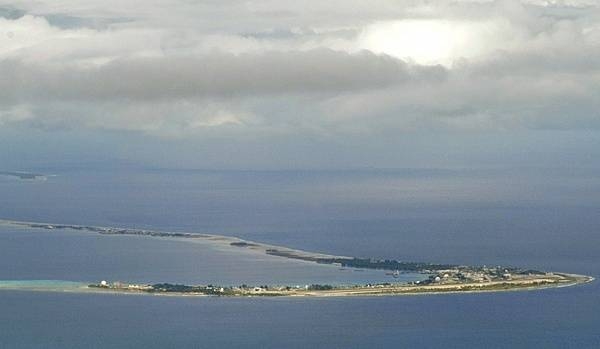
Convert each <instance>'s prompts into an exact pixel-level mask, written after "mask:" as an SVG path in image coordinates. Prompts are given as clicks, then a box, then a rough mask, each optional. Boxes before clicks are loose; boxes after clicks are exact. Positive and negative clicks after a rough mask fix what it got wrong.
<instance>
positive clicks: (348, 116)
mask: <svg viewBox="0 0 600 349" xmlns="http://www.w3.org/2000/svg"><path fill="white" fill-rule="evenodd" d="M313 5H314V6H313V7H311V6H308V7H306V8H304V7H299V6H298V5H294V4H293V3H291V2H289V3H288V2H259V3H255V4H254V5H250V4H248V3H242V2H237V1H232V2H225V1H224V2H219V3H218V4H216V3H215V4H213V3H202V4H193V3H191V2H186V1H182V2H171V3H166V2H161V1H149V2H148V4H146V6H143V7H139V6H133V5H131V4H124V5H123V6H118V5H116V4H114V6H112V5H111V4H110V2H109V3H104V2H103V3H99V2H98V3H94V2H89V3H88V4H86V5H83V4H81V3H79V2H72V1H66V0H65V1H53V2H44V1H42V2H29V1H13V2H0V7H1V8H2V9H3V10H2V11H0V90H2V91H3V92H2V94H0V126H2V127H13V126H14V127H35V128H55V127H60V128H64V127H69V128H78V127H82V128H91V129H98V128H102V129H111V130H131V131H141V132H146V133H152V134H157V135H167V136H176V137H179V136H183V137H191V136H194V135H198V134H201V135H205V134H207V133H210V134H212V135H214V134H219V133H220V132H221V133H222V134H224V135H229V134H230V133H231V132H235V133H236V134H237V135H241V134H244V135H246V136H248V135H255V136H257V135H265V134H277V135H281V134H297V133H306V134H318V135H320V136H325V137H336V136H337V135H340V134H342V135H348V134H349V135H353V134H361V135H369V134H378V133H381V132H391V131H397V132H410V131H413V130H423V129H426V130H430V129H434V130H467V131H470V132H476V131H480V130H507V129H508V130H511V129H597V128H599V127H600V112H599V111H598V110H600V105H599V104H600V102H599V101H600V10H599V9H598V7H597V6H596V4H595V2H591V1H555V2H548V1H545V2H543V1H527V2H520V1H489V2H469V1H462V2H461V1H459V2H451V1H448V2H446V1H441V2H439V3H437V4H432V3H430V2H426V1H410V2H406V4H403V5H398V4H397V2H388V1H378V2H376V3H374V4H370V3H368V2H362V1H356V2H354V1H353V2H339V3H338V2H331V3H329V2H328V3H327V4H322V3H320V4H317V3H315V4H313ZM402 21H409V22H408V23H409V24H410V23H415V21H417V25H416V26H415V27H414V28H416V29H415V30H421V32H420V34H419V35H422V40H423V42H422V45H423V47H427V48H428V50H429V51H428V52H426V53H427V54H428V55H434V54H435V53H436V52H437V51H439V52H441V53H444V54H450V53H448V52H451V55H452V56H451V57H450V58H451V60H450V61H449V62H450V63H448V62H446V61H444V62H441V63H440V64H431V63H427V62H420V61H419V60H418V59H415V58H414V57H411V55H412V54H413V53H415V54H418V53H420V49H421V46H420V45H416V48H415V44H414V43H412V44H411V45H413V47H406V48H404V47H402V46H400V47H388V46H390V45H391V46H393V45H394V43H395V42H394V37H393V36H394V35H398V33H396V32H393V31H389V30H388V29H386V28H394V25H396V23H399V22H400V23H405V22H402ZM432 21H433V22H435V23H439V25H438V26H433V28H437V29H438V31H439V28H449V29H453V28H462V29H461V30H462V31H464V38H462V39H461V40H460V43H459V44H457V45H458V46H456V47H457V49H456V50H458V51H457V52H455V51H456V50H454V51H449V50H446V51H443V52H442V49H444V47H443V42H442V43H437V45H438V46H440V45H441V46H442V47H437V48H436V47H434V46H435V45H433V44H432V42H433V43H435V41H436V40H437V39H436V38H442V39H443V38H446V37H444V36H439V35H441V34H443V33H439V32H438V33H431V32H428V31H427V29H420V28H422V27H423V26H427V25H429V23H432ZM410 25H413V24H410ZM411 28H412V27H411ZM387 32H389V35H386V33H387ZM374 33H375V34H374ZM415 35H416V34H415ZM373 36H375V39H376V40H375V39H373V38H372V37H373ZM368 38H371V39H369V40H371V41H369V40H367V39H368ZM373 40H375V41H373ZM378 40H380V41H382V42H383V44H381V43H379V41H378ZM442 41H443V40H442ZM417 44H419V42H418V41H417ZM377 45H379V46H377ZM428 45H429V46H428ZM432 45H433V46H432ZM411 49H412V50H413V51H411ZM386 50H389V52H387V51H386ZM436 50H437V51H436ZM379 51H381V52H379ZM396 52H400V55H401V56H393V54H394V53H396ZM405 53H406V54H405ZM441 53H440V54H441ZM415 57H416V56H415ZM417 58H418V57H417ZM445 58H447V57H445Z"/></svg>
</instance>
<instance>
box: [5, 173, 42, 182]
mask: <svg viewBox="0 0 600 349" xmlns="http://www.w3.org/2000/svg"><path fill="white" fill-rule="evenodd" d="M0 176H8V177H16V178H18V179H20V180H30V181H32V180H42V181H43V180H46V179H47V177H46V175H43V174H39V173H31V172H20V171H0Z"/></svg>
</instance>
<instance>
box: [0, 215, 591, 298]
mask: <svg viewBox="0 0 600 349" xmlns="http://www.w3.org/2000/svg"><path fill="white" fill-rule="evenodd" d="M0 224H3V225H9V226H13V227H21V228H28V229H36V230H37V229H40V230H45V231H56V230H66V231H80V232H88V233H93V234H102V235H134V236H139V237H147V238H161V239H175V240H180V241H189V242H202V243H204V244H209V245H210V246H214V247H218V248H226V249H229V250H232V251H233V253H241V251H247V252H248V253H250V254H256V255H257V256H261V255H262V256H263V257H261V258H264V256H265V255H267V256H269V258H271V257H273V258H275V259H279V258H282V259H283V258H285V259H291V260H297V261H299V262H300V261H302V263H316V264H321V265H330V267H331V266H337V267H339V268H341V269H344V268H346V269H353V270H365V269H371V270H382V271H385V273H386V275H388V276H389V278H390V282H374V283H367V284H361V285H358V284H346V285H344V284H322V283H321V284H317V283H314V284H306V285H285V284H283V285H282V284H277V279H274V280H273V282H272V283H271V284H270V285H253V286H249V285H245V284H243V285H239V286H231V285H214V284H208V285H184V284H172V283H152V284H150V283H148V284H137V283H126V282H118V281H112V282H107V281H101V282H98V283H92V284H88V283H81V282H75V283H77V285H76V287H75V286H73V283H72V282H71V283H69V282H61V281H58V282H56V283H55V282H50V283H48V281H39V282H36V281H35V280H33V281H31V282H27V281H26V282H19V281H17V282H15V281H5V282H2V281H0V289H11V288H12V289H19V290H38V291H40V290H46V291H61V290H63V291H70V292H113V293H129V294H154V295H185V296H192V295H196V296H200V295H202V296H233V297H235V296H238V297H239V296H261V297H276V296H289V297H294V296H313V297H314V296H318V297H331V296H379V295H414V294H435V293H459V292H460V293H464V292H495V291H513V290H532V289H542V288H550V287H565V286H573V285H578V284H584V283H588V282H591V281H593V280H594V278H593V277H590V276H584V275H577V274H568V273H556V272H554V273H552V272H544V271H539V270H534V269H527V268H519V267H511V266H494V267H488V266H465V265H453V264H439V263H438V264H436V263H425V262H406V261H399V260H393V259H392V260H390V259H376V258H364V257H363V258H361V257H348V256H336V255H330V254H324V253H317V252H309V251H303V250H298V249H292V248H288V247H283V246H276V245H270V244H264V243H260V242H254V241H248V240H243V239H240V238H237V237H231V236H222V235H213V234H200V233H184V232H164V231H154V230H147V229H131V228H114V227H97V226H83V225H72V224H54V223H37V222H24V221H10V220H0ZM404 273H412V274H413V275H416V276H417V279H419V280H416V281H409V282H406V280H405V282H398V281H400V280H401V279H399V277H400V276H401V275H402V274H404ZM419 276H422V279H420V277H419ZM413 280H414V279H413ZM392 281H393V282H392Z"/></svg>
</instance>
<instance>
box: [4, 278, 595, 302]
mask: <svg viewBox="0 0 600 349" xmlns="http://www.w3.org/2000/svg"><path fill="white" fill-rule="evenodd" d="M554 275H557V276H560V277H565V279H564V280H563V281H555V282H549V283H536V281H537V282H541V280H542V279H530V280H526V282H513V283H510V284H509V283H491V284H460V285H457V284H453V285H434V286H409V285H407V284H395V285H390V286H385V287H378V285H373V286H343V287H338V288H336V289H332V290H304V289H292V290H290V291H282V290H275V291H265V290H262V291H259V292H253V291H244V292H238V293H235V294H205V293H200V292H162V291H153V292H148V291H144V290H137V289H135V290H134V289H126V288H121V289H114V288H102V287H96V286H94V287H92V286H90V285H86V284H85V283H83V282H82V283H80V284H79V286H77V287H76V286H73V287H64V288H60V287H47V288H44V287H36V286H6V285H2V282H3V281H0V292H2V291H25V292H50V293H77V294H107V295H131V296H135V295H137V296H160V297H226V298H243V297H248V298H255V297H260V298H302V297H308V298H329V297H334V298H338V297H385V296H394V297H395V296H421V295H423V296H426V295H445V294H450V295H453V294H476V293H495V292H516V291H538V290H546V289H553V288H565V287H573V286H579V285H585V284H589V283H591V282H594V281H595V278H594V277H591V276H587V275H580V274H567V273H554ZM69 283H72V284H73V283H75V282H69Z"/></svg>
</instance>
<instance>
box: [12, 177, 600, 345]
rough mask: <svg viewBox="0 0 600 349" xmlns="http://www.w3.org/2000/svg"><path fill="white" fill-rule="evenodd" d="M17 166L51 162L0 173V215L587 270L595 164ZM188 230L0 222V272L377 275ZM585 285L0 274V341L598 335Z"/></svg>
mask: <svg viewBox="0 0 600 349" xmlns="http://www.w3.org/2000/svg"><path fill="white" fill-rule="evenodd" d="M31 170H32V172H36V173H40V172H41V173H45V174H48V175H52V176H49V177H48V179H47V180H45V181H23V180H17V179H13V178H9V177H0V197H1V200H0V218H5V219H13V220H27V221H42V222H56V223H70V224H83V225H99V226H118V227H132V228H149V229H156V230H175V231H187V232H205V233H214V234H222V235H231V236H238V237H241V238H244V239H249V240H254V241H260V242H266V243H272V244H277V245H284V246H289V247H293V248H299V249H306V250H310V251H320V252H324V253H331V254H340V255H351V256H359V257H378V258H394V259H400V260H406V261H427V262H439V263H457V264H485V265H496V264H500V265H515V266H522V267H528V268H535V269H545V270H556V271H564V272H572V273H581V274H587V275H592V276H595V277H598V276H600V234H599V233H598V232H599V230H600V229H599V228H600V171H597V170H594V169H580V170H564V169H563V170H560V169H532V168H523V169H495V168H490V169H478V170H472V169H451V170H436V169H427V170H348V171H206V170H187V171H181V170H168V169H139V168H120V169H117V170H110V171H109V170H104V169H101V168H98V169H94V170H90V169H80V168H37V169H31ZM190 245H192V244H186V243H181V242H174V241H168V240H161V239H148V238H139V237H108V236H100V235H93V234H83V233H71V232H57V231H29V230H15V229H6V228H2V229H0V262H1V265H2V269H1V270H0V279H4V280H15V279H17V280H18V279H65V280H71V281H88V280H89V281H97V279H100V278H115V279H127V280H126V281H130V280H131V281H173V282H203V281H205V280H212V281H215V282H217V281H220V282H235V281H237V279H238V278H240V277H246V278H247V279H246V281H248V282H267V281H269V280H272V279H285V280H286V281H288V282H298V283H303V282H309V280H313V279H316V280H322V281H326V280H329V279H330V278H333V279H334V281H337V282H340V283H343V282H347V281H348V280H350V281H356V282H361V281H365V280H367V279H371V278H380V277H381V278H385V275H381V273H379V274H377V272H359V271H352V270H346V271H340V270H337V269H336V268H329V269H327V268H326V269H323V268H322V266H315V265H310V264H302V263H299V262H291V261H287V262H286V261H284V262H282V263H273V262H272V261H270V260H255V259H253V258H250V257H249V256H244V255H242V256H241V257H240V256H238V257H236V258H241V262H239V263H236V264H235V265H228V264H227V263H226V262H223V261H228V260H230V259H229V257H231V256H230V255H227V254H225V255H224V252H223V251H210V252H207V251H204V250H202V251H199V250H198V249H197V248H195V246H190ZM364 273H367V274H364ZM373 273H374V274H373ZM286 278H287V279H286ZM124 281H125V280H124ZM599 291H600V287H599V285H598V282H597V281H596V282H594V283H592V284H588V285H583V286H578V287H569V288H561V289H548V290H540V291H523V292H507V293H486V294H451V295H420V296H402V297H364V298H363V297H361V298H335V299H309V298H303V299H290V298H277V299H261V298H243V299H239V298H214V297H200V298H190V297H156V296H133V295H109V294H72V293H68V294H67V293H46V292H31V291H30V292H25V291H7V290H3V291H0V346H1V347H6V348H81V347H85V348H95V347H98V348H100V347H145V348H159V347H160V348H164V347H194V348H205V347H233V348H238V347H239V348H242V347H244V348H248V347H255V348H301V347H302V348H304V347H315V348H318V347H327V348H365V347H372V348H378V347H416V346H419V347H426V348H436V347H444V348H464V347H484V346H485V347H488V348H531V347H539V348H570V347H572V348H598V347H600V330H599V329H600V292H599Z"/></svg>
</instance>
